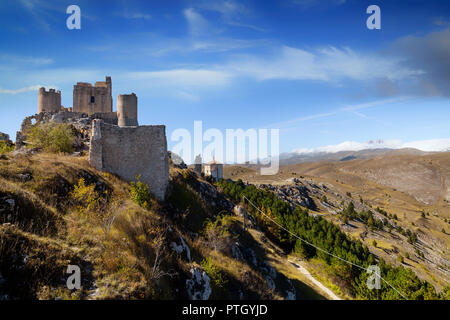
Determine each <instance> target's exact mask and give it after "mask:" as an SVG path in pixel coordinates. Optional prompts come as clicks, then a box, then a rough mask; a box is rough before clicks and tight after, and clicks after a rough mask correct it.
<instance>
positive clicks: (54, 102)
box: [38, 88, 61, 113]
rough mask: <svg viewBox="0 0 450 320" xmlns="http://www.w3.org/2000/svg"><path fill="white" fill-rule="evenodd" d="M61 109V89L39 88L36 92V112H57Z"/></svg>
mask: <svg viewBox="0 0 450 320" xmlns="http://www.w3.org/2000/svg"><path fill="white" fill-rule="evenodd" d="M60 110H61V91H59V90H58V91H55V89H50V90H49V91H45V88H40V89H39V93H38V113H41V112H58V111H60Z"/></svg>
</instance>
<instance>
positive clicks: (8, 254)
mask: <svg viewBox="0 0 450 320" xmlns="http://www.w3.org/2000/svg"><path fill="white" fill-rule="evenodd" d="M170 176H171V182H170V190H169V193H168V197H167V200H166V201H165V202H161V203H160V202H158V201H157V200H156V199H154V198H153V197H152V196H151V195H149V194H148V192H147V190H146V188H145V186H144V185H142V184H139V182H138V181H137V182H136V183H134V184H130V183H127V182H125V181H123V180H121V179H119V178H118V177H116V176H114V175H112V174H109V173H105V172H100V171H97V170H95V169H93V168H91V167H90V166H89V164H88V162H87V159H86V157H76V156H67V155H55V154H49V153H45V152H42V153H30V152H25V153H9V154H6V155H3V156H1V158H0V295H1V296H2V297H3V298H6V299H17V298H18V299H24V298H25V299H187V298H189V297H190V296H189V293H188V290H187V281H190V280H192V278H193V277H192V273H193V272H194V271H195V270H200V271H201V272H203V271H204V272H205V273H206V274H207V275H208V277H209V279H210V287H211V294H210V295H209V298H210V299H241V298H242V299H285V298H292V296H294V297H297V298H301V299H323V297H322V296H321V294H320V289H319V288H315V287H314V285H309V284H308V280H307V279H306V280H305V279H304V277H302V276H301V275H298V274H297V275H294V276H289V274H293V273H294V274H295V269H293V267H292V266H289V263H288V262H287V257H285V256H284V257H283V256H280V259H279V260H278V261H277V263H281V264H283V265H284V266H285V269H286V270H288V272H287V271H285V272H279V271H277V270H276V269H275V268H274V267H273V266H272V265H273V263H272V262H271V259H270V258H269V255H270V254H271V250H269V244H270V241H269V242H265V243H261V242H259V241H257V240H256V239H255V238H254V237H253V236H252V235H251V234H250V233H248V232H247V231H244V230H243V229H242V220H241V219H242V217H239V216H237V215H235V214H234V213H233V212H232V211H233V204H232V203H231V202H230V201H229V200H228V199H227V198H226V197H225V196H224V195H223V194H221V193H220V192H218V191H217V190H216V188H215V187H214V186H213V185H211V184H210V183H208V182H207V181H205V180H202V179H201V178H198V177H197V176H196V175H195V174H194V173H193V172H192V171H191V170H189V169H186V170H182V169H179V168H175V167H173V166H172V167H171V169H170ZM255 232H257V233H256V235H258V239H259V238H261V237H263V235H262V234H261V233H260V232H258V231H255ZM69 264H71V265H78V266H79V267H80V268H81V275H82V288H81V290H69V289H67V287H66V279H67V277H68V274H66V269H67V266H68V265H69ZM289 270H290V271H289ZM285 274H287V275H288V276H286V275H285ZM301 280H304V282H305V283H304V282H302V281H301ZM199 287H201V285H200V286H199ZM194 289H195V290H197V288H196V287H195V288H194ZM198 291H199V292H201V291H202V288H198Z"/></svg>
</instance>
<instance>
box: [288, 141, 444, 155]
mask: <svg viewBox="0 0 450 320" xmlns="http://www.w3.org/2000/svg"><path fill="white" fill-rule="evenodd" d="M382 148H387V149H402V148H414V149H418V150H421V151H427V152H433V151H435V152H441V151H450V139H432V140H421V141H411V142H406V143H403V142H402V141H401V140H387V141H384V140H370V141H367V142H356V141H345V142H342V143H339V144H336V145H328V146H325V147H318V148H312V149H307V148H302V149H296V150H293V151H292V152H294V153H298V154H311V153H319V152H326V153H335V152H340V151H361V150H367V149H382Z"/></svg>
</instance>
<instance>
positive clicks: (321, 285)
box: [288, 260, 342, 300]
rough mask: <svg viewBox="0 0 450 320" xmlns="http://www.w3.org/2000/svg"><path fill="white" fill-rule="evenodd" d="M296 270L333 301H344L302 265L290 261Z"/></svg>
mask: <svg viewBox="0 0 450 320" xmlns="http://www.w3.org/2000/svg"><path fill="white" fill-rule="evenodd" d="M288 261H289V262H290V263H291V264H292V265H293V266H294V267H295V268H296V269H298V270H299V271H300V272H301V273H302V274H303V275H305V276H306V277H307V278H308V279H309V280H310V281H311V282H312V283H314V284H315V285H316V286H318V287H319V288H320V289H321V290H322V291H323V292H325V293H326V294H327V295H328V296H329V297H330V298H331V299H332V300H342V299H341V298H339V297H338V296H337V295H336V294H335V293H334V292H333V291H331V290H330V289H328V288H327V287H325V286H324V285H323V284H322V283H321V282H320V281H318V280H316V278H314V277H313V276H312V275H311V273H309V271H308V270H307V269H306V268H305V267H303V266H302V265H300V264H299V263H298V262H293V261H291V260H288Z"/></svg>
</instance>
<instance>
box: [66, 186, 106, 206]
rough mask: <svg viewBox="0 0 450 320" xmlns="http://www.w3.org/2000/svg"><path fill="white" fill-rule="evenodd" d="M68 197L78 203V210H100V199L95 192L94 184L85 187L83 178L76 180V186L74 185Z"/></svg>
mask: <svg viewBox="0 0 450 320" xmlns="http://www.w3.org/2000/svg"><path fill="white" fill-rule="evenodd" d="M70 195H71V197H72V199H74V200H75V201H76V202H77V203H78V205H79V208H80V209H84V210H87V211H97V210H98V209H99V208H100V204H101V197H100V195H99V194H98V192H97V191H95V184H90V185H86V183H85V181H84V179H83V178H80V180H78V184H77V185H75V187H74V189H73V191H72V192H71V194H70Z"/></svg>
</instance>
